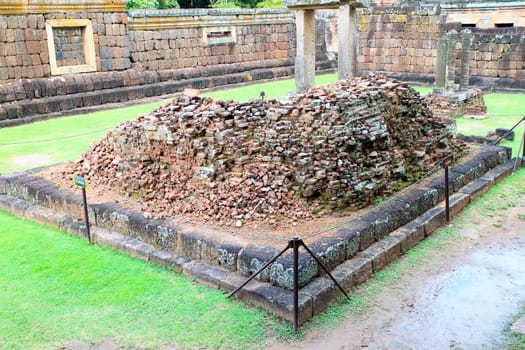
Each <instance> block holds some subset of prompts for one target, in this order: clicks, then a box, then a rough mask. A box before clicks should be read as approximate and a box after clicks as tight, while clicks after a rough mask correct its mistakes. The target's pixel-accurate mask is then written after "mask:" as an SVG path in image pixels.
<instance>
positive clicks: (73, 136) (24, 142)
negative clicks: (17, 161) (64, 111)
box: [0, 127, 112, 147]
mask: <svg viewBox="0 0 525 350" xmlns="http://www.w3.org/2000/svg"><path fill="white" fill-rule="evenodd" d="M111 128H112V127H108V128H104V129H97V130H92V131H90V132H85V133H82V134H76V135H69V136H62V137H55V138H52V139H42V140H33V141H22V142H10V143H0V147H2V146H15V145H28V144H32V143H45V142H53V141H57V140H67V139H72V138H75V137H81V136H88V135H92V134H95V133H98V132H101V131H108V130H109V129H111Z"/></svg>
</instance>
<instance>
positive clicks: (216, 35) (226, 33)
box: [208, 30, 232, 39]
mask: <svg viewBox="0 0 525 350" xmlns="http://www.w3.org/2000/svg"><path fill="white" fill-rule="evenodd" d="M231 37H232V32H231V31H230V30H225V31H221V32H208V38H214V39H216V38H231Z"/></svg>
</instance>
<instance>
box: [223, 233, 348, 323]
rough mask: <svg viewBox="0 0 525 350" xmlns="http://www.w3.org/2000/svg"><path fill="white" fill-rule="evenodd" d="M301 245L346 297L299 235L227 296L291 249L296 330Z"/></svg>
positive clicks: (229, 295)
mask: <svg viewBox="0 0 525 350" xmlns="http://www.w3.org/2000/svg"><path fill="white" fill-rule="evenodd" d="M300 246H303V247H304V249H306V251H307V252H308V253H309V254H310V255H311V256H312V257H313V258H314V259H315V261H316V262H317V263H318V264H319V265H320V266H321V267H322V268H323V270H324V271H325V272H326V274H327V275H328V276H330V278H331V279H332V281H333V282H334V283H335V285H336V286H337V287H338V288H339V289H340V290H341V292H342V293H343V294H344V295H345V296H346V297H347V298H348V299H350V297H349V296H348V294H347V293H346V292H345V290H344V289H343V287H341V285H340V284H339V283H338V282H337V280H336V279H335V278H334V276H332V274H331V273H330V271H328V269H327V268H326V266H325V265H324V264H323V263H322V262H321V260H319V258H318V257H317V256H315V254H314V253H313V252H312V251H311V250H310V248H308V246H307V245H306V244H304V242H303V240H302V239H299V237H297V236H296V237H294V238H293V239H292V240H291V241H288V245H287V246H286V248H284V249H283V250H282V251H281V252H280V253H279V254H277V255H276V256H275V257H274V258H273V259H271V260H270V261H268V262H267V263H265V264H264V265H263V266H262V267H261V268H260V269H259V270H257V272H255V273H254V274H253V275H251V276H250V278H248V279H247V280H246V281H244V283H243V284H241V285H240V286H239V287H237V288H236V289H235V290H234V291H233V292H231V293H230V294H228V296H227V297H228V298H230V297H231V296H233V295H234V294H235V293H237V292H238V291H239V290H241V289H242V288H243V287H244V286H246V285H247V284H248V283H250V282H251V281H252V280H253V279H254V278H255V277H257V276H258V275H259V274H260V273H261V272H263V271H264V270H266V269H267V268H268V266H270V265H271V264H273V263H274V262H275V260H277V259H279V257H280V256H281V255H283V254H284V253H285V252H286V251H287V250H288V249H290V248H292V249H293V291H292V292H293V328H294V331H297V329H298V328H299V247H300Z"/></svg>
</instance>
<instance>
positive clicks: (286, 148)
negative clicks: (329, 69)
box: [66, 76, 461, 226]
mask: <svg viewBox="0 0 525 350" xmlns="http://www.w3.org/2000/svg"><path fill="white" fill-rule="evenodd" d="M460 149H461V145H460V144H459V143H458V141H457V140H455V139H454V138H453V137H452V135H451V133H450V131H449V129H448V128H447V127H446V124H445V123H444V122H443V121H441V120H440V119H439V118H434V117H433V115H432V113H431V112H430V110H429V109H428V107H427V105H426V104H425V103H424V101H423V99H422V97H421V96H420V95H419V94H418V93H417V92H416V91H415V90H413V89H411V88H410V87H409V86H408V85H407V84H405V83H400V82H397V81H391V80H388V79H387V78H384V77H381V76H369V77H365V78H358V79H354V80H352V81H340V82H337V83H335V84H331V85H327V86H323V87H317V88H313V89H310V90H309V91H307V92H306V93H303V94H300V95H298V96H296V97H295V98H294V99H293V100H291V101H287V102H278V101H275V100H252V101H249V102H246V103H237V102H232V101H228V102H224V101H216V100H212V99H209V98H199V97H185V96H181V97H179V98H177V99H175V100H173V102H171V103H169V104H167V105H164V106H162V107H159V108H157V109H156V110H154V111H153V112H151V113H150V114H148V115H144V116H141V117H140V118H138V119H137V120H134V121H130V122H126V123H123V124H121V125H119V126H118V127H117V128H115V129H114V130H112V131H110V132H109V133H108V134H107V136H106V137H104V138H103V139H102V140H101V141H100V142H98V143H96V144H94V145H93V146H92V147H91V149H90V150H89V151H88V152H87V153H86V154H84V155H83V157H82V159H80V160H79V161H77V162H75V163H72V164H71V165H70V166H69V167H68V169H67V170H66V173H67V175H73V174H74V175H83V176H86V177H87V178H88V179H89V180H90V182H91V183H92V185H93V186H105V187H106V188H109V189H115V190H118V191H120V192H122V193H125V194H127V195H129V196H133V197H135V198H137V200H138V201H140V202H142V203H144V204H146V205H147V206H148V207H149V208H152V211H154V212H156V213H165V214H186V215H189V216H192V217H199V218H200V219H204V220H212V221H214V222H215V223H218V224H225V225H234V224H237V226H240V225H241V224H242V223H243V222H246V221H249V220H264V221H269V222H276V221H280V220H283V219H290V220H295V219H303V218H309V217H312V216H315V215H319V214H322V213H324V212H329V211H331V210H334V209H341V208H357V207H361V206H364V205H366V204H368V203H370V202H371V201H372V200H373V198H375V197H376V196H381V195H387V194H390V193H391V192H392V191H393V190H395V189H396V188H397V187H399V185H400V183H401V182H406V181H412V180H414V179H417V178H418V177H420V176H421V175H423V174H424V173H425V172H427V171H428V170H429V169H431V168H433V167H434V166H435V164H436V163H437V162H438V161H439V160H440V159H441V157H442V155H443V152H451V153H454V154H458V153H459V152H460V151H461V150H460Z"/></svg>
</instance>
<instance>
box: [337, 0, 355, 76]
mask: <svg viewBox="0 0 525 350" xmlns="http://www.w3.org/2000/svg"><path fill="white" fill-rule="evenodd" d="M337 35H338V39H339V52H338V67H337V73H338V79H339V80H343V79H352V78H353V77H355V76H356V73H357V40H358V28H357V11H356V9H355V8H354V7H352V6H350V5H349V4H345V5H342V6H340V7H339V18H338V25H337Z"/></svg>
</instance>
